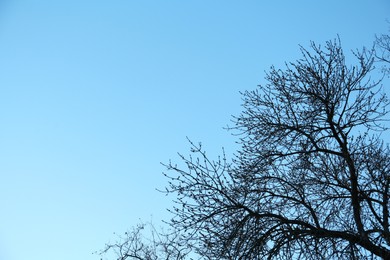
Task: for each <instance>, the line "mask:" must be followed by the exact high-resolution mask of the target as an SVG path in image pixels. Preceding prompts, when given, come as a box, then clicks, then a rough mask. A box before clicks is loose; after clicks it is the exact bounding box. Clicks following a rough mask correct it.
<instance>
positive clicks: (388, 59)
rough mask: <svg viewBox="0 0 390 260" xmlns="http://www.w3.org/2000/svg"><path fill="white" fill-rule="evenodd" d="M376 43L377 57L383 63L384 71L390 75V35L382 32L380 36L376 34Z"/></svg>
mask: <svg viewBox="0 0 390 260" xmlns="http://www.w3.org/2000/svg"><path fill="white" fill-rule="evenodd" d="M375 44H376V47H377V48H376V58H377V60H378V61H379V62H381V63H382V64H385V65H383V66H382V71H383V72H384V73H386V74H388V75H390V67H389V64H390V35H388V34H381V35H380V36H376V39H375Z"/></svg>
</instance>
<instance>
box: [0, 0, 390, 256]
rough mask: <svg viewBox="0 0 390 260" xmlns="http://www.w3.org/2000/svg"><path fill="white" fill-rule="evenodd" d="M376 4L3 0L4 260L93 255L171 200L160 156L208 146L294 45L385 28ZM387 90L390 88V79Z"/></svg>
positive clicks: (360, 38)
mask: <svg viewBox="0 0 390 260" xmlns="http://www.w3.org/2000/svg"><path fill="white" fill-rule="evenodd" d="M389 14H390V3H389V2H388V1H386V0H375V1H363V0H358V1H336V0H331V1H309V0H307V1H302V0H298V1H202V0H201V1H178V0H176V1H170V0H167V1H148V0H145V1H132V0H113V1H96V0H95V1H92V0H78V1H75V0H67V1H60V0H57V1H53V0H50V1H49V0H35V1H27V0H8V1H7V0H2V1H0V122H1V125H0V177H1V181H0V205H1V214H0V260H3V259H4V260H25V259H29V260H46V259H56V260H65V259H67V260H69V259H82V260H92V259H99V257H98V256H96V255H92V254H91V253H92V252H93V251H96V250H99V249H101V248H102V247H103V246H104V244H105V243H106V242H107V241H108V240H110V239H113V238H114V236H113V232H118V233H121V232H124V231H125V230H126V229H127V228H129V227H131V226H133V225H135V224H136V223H137V222H138V221H139V219H143V220H150V219H151V218H152V219H153V221H154V222H155V223H159V220H160V219H162V218H167V217H168V216H169V215H168V213H167V212H166V211H165V209H166V208H167V207H170V205H172V204H171V201H170V198H168V197H165V196H164V195H162V194H160V193H158V192H157V191H156V190H155V189H156V188H158V187H160V188H162V187H164V185H165V179H164V178H163V177H162V175H161V172H162V171H164V167H162V166H161V165H160V162H167V161H168V160H169V159H173V160H177V155H176V153H177V152H181V153H184V154H187V151H188V148H189V145H188V143H187V141H186V136H188V137H189V138H191V139H192V140H194V141H202V143H203V144H204V146H205V148H206V149H207V150H208V151H209V152H210V154H211V155H216V154H218V152H219V151H220V149H221V147H225V148H226V151H227V153H228V154H232V153H233V152H234V149H235V148H237V147H236V146H235V144H234V142H235V141H236V139H235V138H234V137H233V136H231V134H230V133H229V132H227V131H225V130H224V129H223V127H224V126H226V125H227V124H229V123H230V119H231V115H237V114H238V113H239V112H240V109H241V107H240V105H241V97H240V95H239V91H244V90H249V89H254V88H255V87H256V85H258V84H261V83H264V80H263V77H264V71H265V70H267V69H268V68H269V67H270V66H271V65H275V66H277V67H282V66H283V63H284V62H285V61H293V60H295V59H297V58H299V57H300V54H299V48H298V45H299V44H302V45H303V46H308V45H309V42H310V40H313V41H315V42H318V43H323V42H324V41H326V40H330V39H334V38H335V37H337V34H339V35H340V37H341V40H342V44H343V46H344V47H345V50H346V52H348V50H350V49H356V48H361V47H362V46H363V45H366V46H371V44H372V42H373V39H374V35H375V34H376V33H384V32H386V31H387V29H388V27H389V24H387V23H386V19H390V17H389ZM386 91H388V90H386Z"/></svg>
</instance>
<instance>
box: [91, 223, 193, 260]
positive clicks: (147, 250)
mask: <svg viewBox="0 0 390 260" xmlns="http://www.w3.org/2000/svg"><path fill="white" fill-rule="evenodd" d="M178 237H179V234H178V233H177V232H170V233H168V232H164V231H163V230H160V231H158V230H157V229H156V228H155V226H154V225H153V224H152V223H140V224H138V225H137V226H135V227H133V228H132V229H131V230H129V231H127V232H125V233H124V234H123V235H121V236H118V240H117V241H116V242H114V243H108V244H106V247H105V248H104V249H103V250H102V251H100V252H96V253H97V254H99V255H101V256H103V255H106V254H107V252H109V251H113V253H114V254H115V256H116V259H117V260H125V259H139V260H157V259H166V260H183V259H186V256H187V255H188V254H189V252H190V250H189V249H188V248H186V247H182V246H180V242H179V241H178ZM101 260H103V258H101Z"/></svg>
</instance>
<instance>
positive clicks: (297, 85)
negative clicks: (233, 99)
mask: <svg viewBox="0 0 390 260" xmlns="http://www.w3.org/2000/svg"><path fill="white" fill-rule="evenodd" d="M311 47H312V52H310V51H308V50H306V49H304V48H301V51H302V55H303V58H302V59H300V60H298V61H296V62H295V63H290V64H288V65H287V68H286V69H285V70H279V69H276V68H271V71H270V72H269V73H268V74H267V77H266V79H267V81H268V84H266V85H261V86H259V87H258V88H257V89H256V90H254V91H246V92H244V93H243V100H244V105H243V106H244V111H243V113H242V114H241V115H239V116H238V117H236V118H235V119H234V121H235V127H234V128H233V129H235V130H236V131H238V132H239V134H240V144H241V145H242V148H241V150H240V151H239V152H238V154H237V156H236V158H235V159H234V160H233V162H232V163H231V164H230V163H228V162H227V161H226V159H225V157H222V158H221V159H219V160H217V161H211V160H210V159H209V158H208V157H207V156H206V153H205V152H204V151H203V150H202V149H201V147H200V146H197V145H194V144H193V150H192V151H193V152H194V153H195V154H196V159H193V158H192V157H190V158H185V157H184V156H183V157H182V159H183V161H184V162H185V163H186V166H187V167H186V168H180V167H178V166H176V165H174V164H168V165H167V167H168V169H169V170H172V171H173V173H172V174H170V175H167V177H168V178H169V179H170V183H169V187H168V188H167V192H168V193H174V194H176V195H177V196H178V200H177V202H176V207H175V208H174V210H172V213H173V214H174V215H175V217H174V218H173V219H172V221H171V225H172V227H174V228H176V229H180V230H183V232H185V234H186V236H185V240H184V241H188V243H190V244H191V243H192V244H191V245H192V246H195V247H196V249H197V252H198V253H199V254H200V255H201V256H204V257H206V258H208V259H266V258H269V259H271V258H272V259H293V258H294V259H362V258H370V257H372V258H374V256H378V257H383V258H387V259H390V232H389V195H390V193H389V184H390V153H389V147H388V146H385V145H384V144H383V142H382V141H381V138H380V132H381V131H383V130H385V128H384V127H383V126H382V124H381V122H382V121H383V120H384V117H385V115H386V114H387V111H386V106H387V104H388V100H387V99H386V96H385V95H384V93H382V90H381V88H380V87H379V82H372V81H370V79H369V77H368V75H369V73H370V71H371V70H372V64H373V61H374V57H373V53H372V52H371V51H367V50H363V51H362V52H356V53H354V54H355V57H356V58H357V61H358V62H357V64H356V65H355V66H351V67H349V66H347V65H346V63H345V57H344V54H343V51H342V48H341V46H340V42H339V41H338V40H336V41H332V42H327V44H326V45H325V46H324V48H321V47H320V46H317V45H315V44H312V45H311ZM375 131H377V132H376V133H375ZM378 131H379V132H378Z"/></svg>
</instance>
